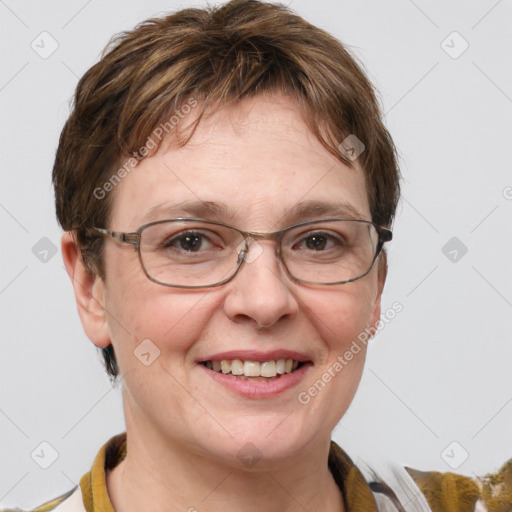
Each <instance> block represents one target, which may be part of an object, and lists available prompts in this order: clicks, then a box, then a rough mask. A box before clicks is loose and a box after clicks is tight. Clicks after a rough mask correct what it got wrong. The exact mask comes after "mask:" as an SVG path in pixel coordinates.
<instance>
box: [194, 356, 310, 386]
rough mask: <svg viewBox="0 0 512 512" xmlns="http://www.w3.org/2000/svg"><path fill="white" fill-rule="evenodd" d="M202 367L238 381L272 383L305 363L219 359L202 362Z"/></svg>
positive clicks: (284, 360) (289, 360) (278, 360)
mask: <svg viewBox="0 0 512 512" xmlns="http://www.w3.org/2000/svg"><path fill="white" fill-rule="evenodd" d="M201 364H202V365H204V366H206V367H207V368H209V369H210V370H213V371H215V372H217V373H223V374H224V375H230V376H233V377H236V378H237V379H240V380H252V381H273V380H276V379H279V378H280V377H281V375H285V374H287V373H293V372H294V371H296V370H297V369H299V368H301V367H302V366H303V365H304V364H305V362H303V361H297V360H294V359H273V360H270V361H262V362H260V361H250V360H246V361H243V360H241V359H233V360H230V359H221V360H215V361H203V362H202V363H201Z"/></svg>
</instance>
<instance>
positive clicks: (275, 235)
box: [88, 217, 393, 289]
mask: <svg viewBox="0 0 512 512" xmlns="http://www.w3.org/2000/svg"><path fill="white" fill-rule="evenodd" d="M340 220H341V221H351V222H363V223H365V224H369V225H371V226H373V227H374V228H375V230H376V231H377V234H378V236H379V238H378V242H377V247H376V250H375V255H374V257H373V260H372V263H371V265H370V268H369V269H368V270H367V271H366V272H364V273H363V274H361V275H359V276H357V277H353V278H350V279H346V280H344V281H337V282H334V283H321V282H320V283H319V282H315V281H306V280H304V279H299V278H297V277H295V276H294V275H293V274H292V273H291V272H290V270H289V269H288V267H287V266H286V263H285V262H284V260H283V258H282V251H281V244H282V240H283V236H284V234H285V233H286V232H287V231H290V230H291V229H295V228H297V227H301V226H307V225H309V224H319V223H322V222H334V221H340ZM169 221H195V222H202V223H206V224H213V225H216V226H223V227H226V228H231V229H233V230H235V231H237V232H238V233H240V234H241V235H242V237H243V239H244V242H245V247H244V249H243V250H241V251H240V252H239V253H238V262H237V268H236V270H235V271H234V273H233V274H232V275H231V276H230V277H228V278H226V279H224V280H222V281H220V282H218V283H214V284H209V285H200V286H189V285H181V284H168V283H164V282H163V281H159V280H158V279H155V278H154V277H152V276H151V275H150V274H149V273H148V271H147V270H146V267H145V265H144V262H143V260H142V254H141V250H140V240H141V237H142V232H143V231H144V230H145V229H146V228H148V227H150V226H154V225H156V224H163V223H166V222H169ZM88 230H91V231H92V232H94V233H96V234H97V235H102V236H105V237H111V238H113V239H114V240H116V241H117V242H120V243H126V244H130V245H133V246H134V247H135V248H136V250H137V253H138V256H139V262H140V264H141V267H142V270H143V271H144V273H145V274H146V277H147V278H148V279H149V280H150V281H153V282H155V283H157V284H161V285H162V286H169V287H172V288H186V289H197V288H213V287H216V286H221V285H223V284H225V283H227V282H229V281H231V280H232V279H233V278H234V277H235V276H236V275H237V274H238V272H239V271H240V269H241V268H242V265H243V263H244V261H245V256H246V254H247V253H248V252H249V249H250V248H249V240H250V239H253V240H275V241H276V242H277V243H276V251H275V253H276V257H277V259H278V260H279V262H280V263H281V265H282V266H283V267H284V269H285V271H286V273H287V275H288V276H289V277H290V278H291V279H292V280H293V281H295V282H297V283H306V284H316V285H322V286H331V285H337V284H345V283H350V282H353V281H356V280H358V279H361V278H362V277H364V276H365V275H367V274H368V273H369V272H370V270H371V269H372V268H373V266H374V264H375V261H376V260H377V258H378V257H379V255H380V253H381V251H382V248H383V246H384V243H386V242H389V241H391V240H392V238H393V233H392V231H391V230H390V229H388V228H385V227H383V226H378V225H377V224H374V223H373V222H371V221H369V220H365V219H351V218H348V219H347V218H328V219H316V220H310V221H305V222H300V223H298V224H293V225H292V226H287V227H286V228H283V229H280V230H278V231H273V232H271V233H259V232H255V231H243V230H242V229H239V228H236V227H235V226H231V225H230V224H226V223H224V222H219V221H214V220H206V219H198V218H191V217H178V218H173V219H164V220H157V221H153V222H148V223H146V224H143V225H142V226H140V227H139V229H137V231H132V232H123V231H112V230H111V229H105V228H98V227H90V228H88Z"/></svg>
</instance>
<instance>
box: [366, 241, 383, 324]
mask: <svg viewBox="0 0 512 512" xmlns="http://www.w3.org/2000/svg"><path fill="white" fill-rule="evenodd" d="M387 274H388V261H387V254H386V251H382V252H381V253H380V255H379V261H378V262H377V290H376V293H375V296H374V299H373V302H372V305H371V311H370V325H369V326H368V328H369V329H370V330H371V332H372V333H375V332H376V331H377V329H378V324H379V321H380V313H381V298H382V290H384V284H385V282H386V276H387Z"/></svg>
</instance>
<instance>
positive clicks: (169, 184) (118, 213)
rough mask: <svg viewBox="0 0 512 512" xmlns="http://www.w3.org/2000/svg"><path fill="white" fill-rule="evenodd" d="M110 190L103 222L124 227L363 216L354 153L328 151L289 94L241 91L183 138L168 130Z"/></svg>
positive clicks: (255, 226)
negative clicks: (342, 155)
mask: <svg viewBox="0 0 512 512" xmlns="http://www.w3.org/2000/svg"><path fill="white" fill-rule="evenodd" d="M190 119H191V118H189V120H187V119H184V120H183V121H182V122H183V123H187V122H190ZM114 192H115V194H114V197H113V205H112V212H111V222H110V224H111V226H112V227H114V228H116V229H124V230H132V229H133V230H134V229H137V228H138V227H139V226H140V225H141V224H143V223H145V222H150V221H153V220H159V219H163V218H172V217H179V216H187V217H190V216H198V217H202V218H214V219H216V220H224V221H227V222H231V223H236V225H237V226H238V227H241V228H246V229H248V230H267V229H273V228H274V227H275V226H276V222H277V221H279V219H282V220H283V222H285V223H286V222H290V221H291V220H292V218H293V219H294V220H295V219H296V220H297V221H300V220H303V219H306V218H315V217H316V216H321V217H325V216H342V214H343V212H345V213H346V215H347V216H350V217H359V218H365V219H368V220H370V218H371V217H370V211H369V204H368V197H367V192H366V185H365V178H364V173H363V171H362V169H361V168H360V167H359V165H358V164H357V161H356V162H354V166H353V167H352V168H350V167H348V166H346V165H345V164H344V163H343V162H341V161H340V160H338V159H337V158H335V157H334V156H333V155H332V154H330V153H329V152H328V151H327V150H326V149H325V148H324V147H323V146H322V145H321V143H320V142H319V141H318V140H317V139H316V137H315V136H314V135H313V134H312V133H311V132H310V131H309V130H308V128H307V126H306V125H305V123H304V121H303V120H302V118H301V116H300V114H299V112H298V108H297V106H296V105H295V104H294V103H293V101H292V100H290V99H289V98H286V97H284V96H279V95H274V96H271V97H268V96H266V97H261V96H260V97H255V98H250V99H246V100H243V101H241V102H239V103H237V104H233V105H231V106H229V107H225V108H223V109H221V110H220V111H218V112H216V113H215V114H213V115H211V116H210V117H207V118H203V119H202V120H201V122H200V123H199V125H198V127H197V129H196V131H195V132H194V135H193V136H192V137H191V139H190V140H189V141H188V143H187V144H186V145H185V146H178V145H177V144H175V143H174V138H173V134H172V132H171V133H170V136H169V138H168V139H167V140H164V143H162V145H161V146H160V148H159V150H158V151H157V153H156V154H154V155H153V156H151V157H148V158H146V159H144V160H142V161H141V162H140V163H139V165H138V166H137V167H136V168H135V169H134V170H133V171H132V172H130V173H129V174H127V175H126V176H125V177H124V178H123V179H122V180H121V182H120V183H119V184H118V185H117V187H116V189H115V191H114ZM329 212H332V214H333V215H329ZM334 213H337V214H336V215H334ZM300 217H302V218H300ZM281 227H282V226H281Z"/></svg>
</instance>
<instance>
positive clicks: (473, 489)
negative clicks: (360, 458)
mask: <svg viewBox="0 0 512 512" xmlns="http://www.w3.org/2000/svg"><path fill="white" fill-rule="evenodd" d="M125 457H126V432H124V433H121V434H118V435H116V436H114V437H112V438H111V439H109V441H107V442H106V443H105V444H104V445H103V446H102V447H101V449H100V450H99V452H98V454H97V456H96V458H95V460H94V463H93V465H92V468H91V470H90V471H88V472H87V473H86V474H85V475H83V477H82V478H81V479H80V484H79V485H77V486H76V487H74V488H73V489H71V490H70V491H68V492H66V493H65V494H63V495H62V496H59V497H57V498H55V499H52V500H51V501H48V502H46V503H44V504H43V505H40V506H39V507H37V508H35V509H32V511H31V512H48V511H53V512H115V510H114V507H113V506H112V502H111V501H110V497H109V495H108V490H107V484H106V475H107V472H108V471H109V470H111V469H113V468H114V467H115V466H117V464H119V463H120V462H121V461H122V460H123V459H124V458H125ZM328 464H329V469H330V471H331V473H332V475H333V477H334V480H335V481H336V483H337V485H338V486H339V488H340V490H341V492H342V495H343V500H344V508H345V511H346V512H402V511H405V512H409V511H411V512H413V511H414V512H430V511H432V512H510V511H512V492H511V491H512V459H510V460H509V461H508V462H507V463H506V464H505V465H504V466H503V467H502V468H501V470H500V472H499V473H497V474H495V475H489V476H488V477H487V479H485V478H484V479H475V480H473V479H472V478H470V477H466V476H462V475H457V474H454V473H439V472H437V471H425V472H424V471H418V470H414V469H411V468H407V467H405V468H401V469H402V473H400V472H399V473H398V474H399V475H401V476H399V477H398V478H397V480H396V483H397V485H395V486H394V490H393V488H392V487H391V486H390V485H388V484H387V483H385V482H383V481H377V480H375V481H367V478H368V477H367V478H365V477H364V476H363V473H362V472H361V471H360V470H359V468H358V467H357V466H356V465H355V464H354V463H353V461H352V459H351V458H350V457H349V455H348V454H347V453H345V451H343V450H342V449H341V448H340V447H339V446H338V445H337V444H336V443H335V442H334V441H331V446H330V451H329V460H328ZM404 469H405V471H403V470H404ZM404 489H406V490H407V492H408V494H407V496H409V498H408V499H406V500H404V499H403V496H404V494H403V492H404ZM397 490H398V491H399V493H400V494H401V497H402V500H399V499H398V497H397V494H396V493H395V491H397ZM404 501H406V502H404ZM484 502H485V504H484ZM0 512H21V509H9V510H8V509H3V510H0Z"/></svg>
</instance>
